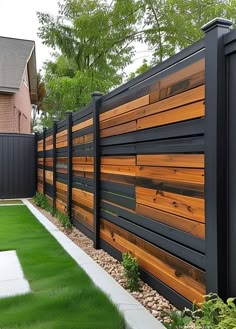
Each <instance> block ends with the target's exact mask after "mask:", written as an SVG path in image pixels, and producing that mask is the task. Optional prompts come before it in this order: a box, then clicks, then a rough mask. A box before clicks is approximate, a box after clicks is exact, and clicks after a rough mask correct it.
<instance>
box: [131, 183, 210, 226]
mask: <svg viewBox="0 0 236 329" xmlns="http://www.w3.org/2000/svg"><path fill="white" fill-rule="evenodd" d="M136 200H137V203H139V204H143V205H145V206H149V207H152V208H155V209H159V210H162V211H166V212H169V213H172V214H175V215H179V216H183V217H186V218H189V219H192V220H195V221H198V222H201V223H204V222H205V207H204V200H203V199H199V198H192V197H188V196H185V195H180V194H174V193H169V192H163V191H158V190H153V189H148V188H143V187H136Z"/></svg>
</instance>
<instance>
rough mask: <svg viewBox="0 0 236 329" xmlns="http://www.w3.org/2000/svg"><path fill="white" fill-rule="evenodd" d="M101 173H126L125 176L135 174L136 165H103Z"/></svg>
mask: <svg viewBox="0 0 236 329" xmlns="http://www.w3.org/2000/svg"><path fill="white" fill-rule="evenodd" d="M101 173H104V174H115V175H125V176H135V166H121V165H117V166H115V165H114V166H111V165H110V166H109V165H101Z"/></svg>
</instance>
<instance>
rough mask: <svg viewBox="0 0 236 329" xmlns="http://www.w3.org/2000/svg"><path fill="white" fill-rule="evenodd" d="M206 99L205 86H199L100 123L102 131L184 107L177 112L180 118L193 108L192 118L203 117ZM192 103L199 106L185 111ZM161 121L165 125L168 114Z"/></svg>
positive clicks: (193, 106)
mask: <svg viewBox="0 0 236 329" xmlns="http://www.w3.org/2000/svg"><path fill="white" fill-rule="evenodd" d="M204 99H205V86H199V87H196V88H193V89H191V90H188V91H186V92H183V93H181V94H178V95H175V96H172V97H169V98H167V99H163V100H160V101H158V102H155V103H153V104H150V105H146V106H143V107H140V108H138V109H134V110H132V111H129V112H128V113H123V114H121V115H118V116H116V117H114V118H111V119H109V120H106V121H104V122H100V129H101V130H103V129H105V128H111V127H114V126H117V125H121V124H124V123H128V122H130V121H134V120H138V119H141V118H144V117H146V116H150V115H152V114H157V113H161V112H165V111H170V110H172V109H175V108H178V107H182V109H179V111H176V112H175V113H176V114H175V116H176V115H177V114H178V116H180V115H182V117H184V114H185V116H187V114H186V111H187V109H191V108H192V110H191V111H192V112H194V111H195V114H192V116H193V115H195V116H197V115H199V116H201V114H203V115H204V106H203V105H204V104H203V101H204ZM191 103H197V104H196V105H192V107H186V108H184V109H183V107H184V106H185V105H188V104H191ZM183 112H184V114H183ZM170 113H171V112H170ZM170 113H169V114H170ZM196 113H197V114H196ZM198 113H200V114H198ZM160 120H162V121H163V122H164V123H162V124H165V122H166V120H167V117H166V114H164V115H163V116H160ZM160 125H161V124H160Z"/></svg>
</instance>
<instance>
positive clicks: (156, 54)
mask: <svg viewBox="0 0 236 329" xmlns="http://www.w3.org/2000/svg"><path fill="white" fill-rule="evenodd" d="M137 1H138V2H139V3H140V10H141V11H143V15H142V17H143V19H142V26H145V29H144V33H143V34H142V40H143V41H144V42H145V43H147V44H148V45H149V47H150V49H151V50H152V52H153V63H159V62H162V61H163V60H164V59H165V58H167V57H170V56H172V55H174V54H175V53H176V52H177V51H178V50H180V49H183V48H186V47H188V46H190V45H191V44H192V43H194V42H195V41H197V40H199V39H200V38H202V37H203V35H204V34H203V32H202V31H201V27H202V26H203V25H204V24H206V23H207V22H209V21H210V20H212V19H213V18H215V17H225V18H228V19H231V20H233V22H235V17H236V1H235V0H218V1H215V0H209V1H206V0H137Z"/></svg>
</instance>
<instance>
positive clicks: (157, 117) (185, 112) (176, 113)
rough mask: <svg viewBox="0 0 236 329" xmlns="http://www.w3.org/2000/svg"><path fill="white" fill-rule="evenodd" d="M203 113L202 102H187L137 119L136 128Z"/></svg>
mask: <svg viewBox="0 0 236 329" xmlns="http://www.w3.org/2000/svg"><path fill="white" fill-rule="evenodd" d="M204 115H205V106H204V102H203V101H200V102H196V103H191V104H187V105H184V106H181V107H178V108H176V109H172V110H169V111H165V112H161V113H158V114H154V115H150V116H147V117H144V118H141V119H138V120H137V130H139V129H146V128H151V127H158V126H163V125H165V124H170V123H175V122H180V121H185V120H190V119H195V118H200V117H203V116H204Z"/></svg>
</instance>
